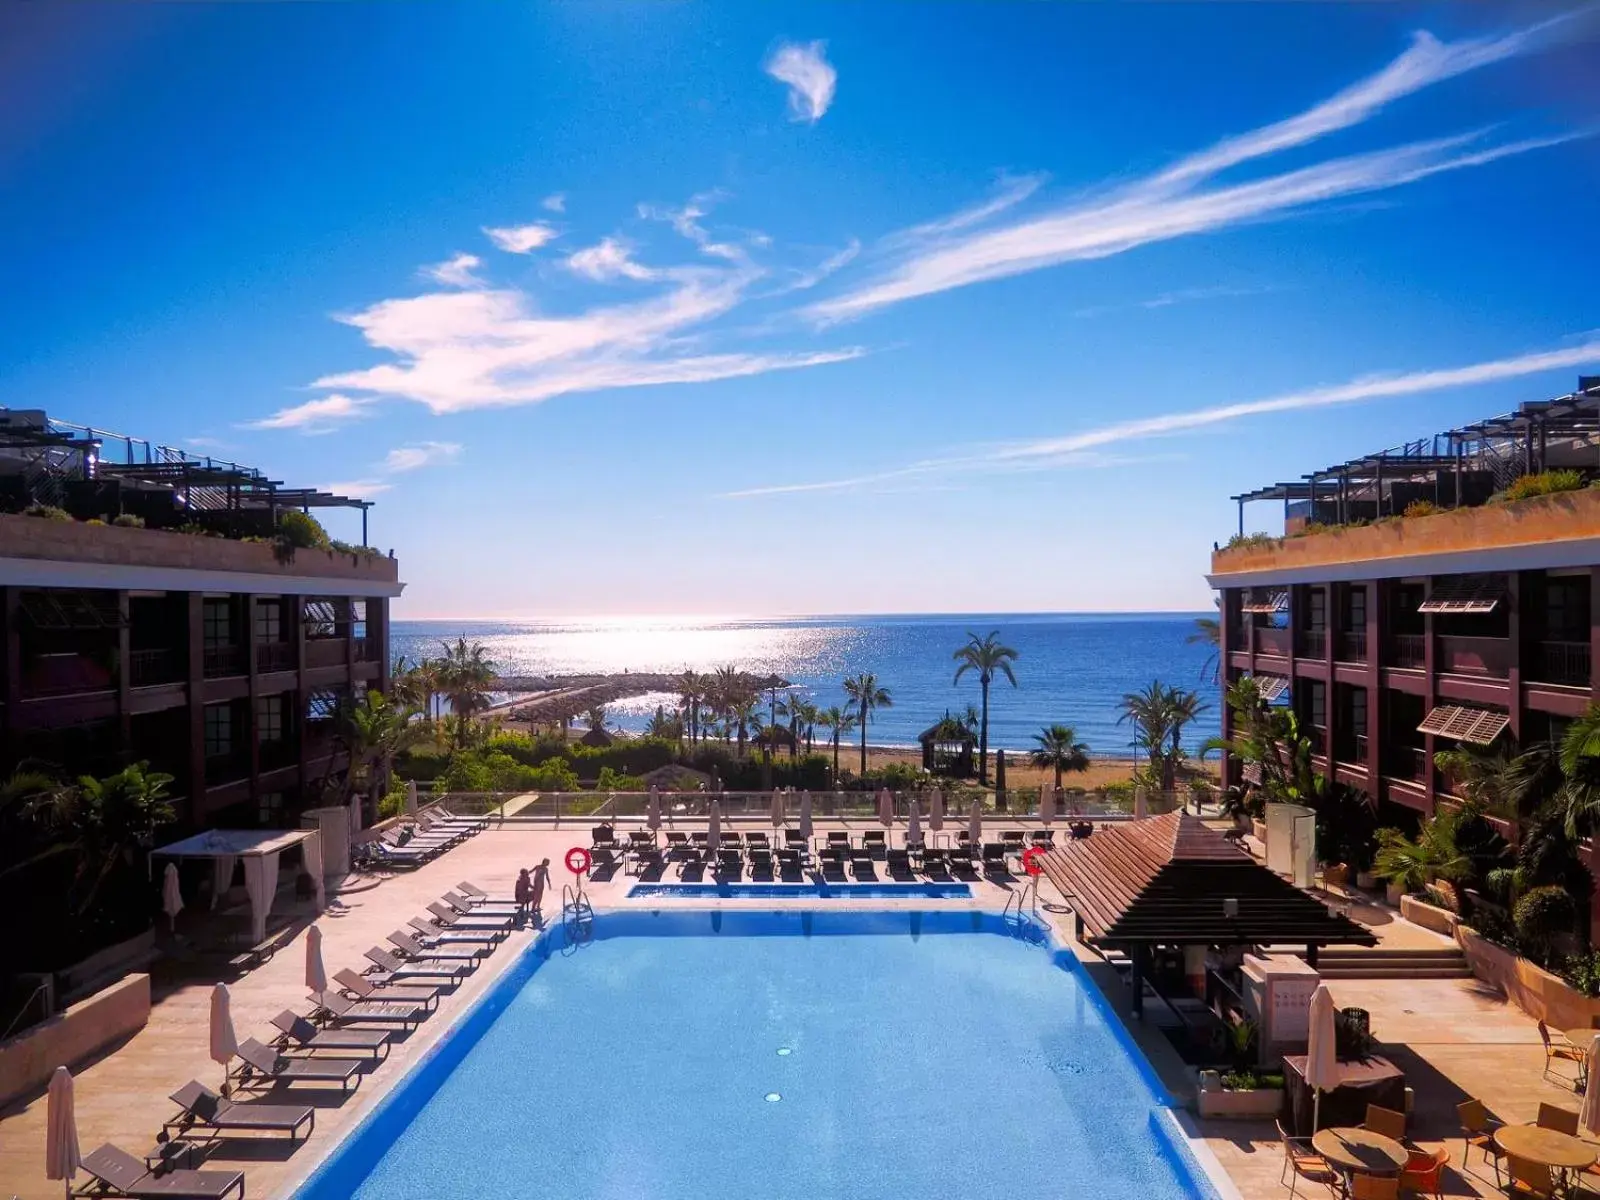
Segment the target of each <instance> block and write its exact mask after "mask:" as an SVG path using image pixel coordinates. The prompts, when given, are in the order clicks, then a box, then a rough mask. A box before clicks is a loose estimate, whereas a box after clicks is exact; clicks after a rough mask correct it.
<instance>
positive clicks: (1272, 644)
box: [1255, 628, 1289, 658]
mask: <svg viewBox="0 0 1600 1200" xmlns="http://www.w3.org/2000/svg"><path fill="white" fill-rule="evenodd" d="M1255 637H1256V653H1257V654H1266V655H1269V656H1273V657H1277V658H1288V657H1289V631H1288V630H1287V629H1266V628H1257V629H1256V633H1255Z"/></svg>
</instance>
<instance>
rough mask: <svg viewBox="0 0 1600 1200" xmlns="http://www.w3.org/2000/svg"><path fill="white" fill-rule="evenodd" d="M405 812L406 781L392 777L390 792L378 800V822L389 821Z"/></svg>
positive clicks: (390, 778) (390, 779)
mask: <svg viewBox="0 0 1600 1200" xmlns="http://www.w3.org/2000/svg"><path fill="white" fill-rule="evenodd" d="M405 810H406V785H405V780H403V779H400V778H399V777H398V776H394V775H391V776H390V777H389V790H388V791H387V792H386V793H385V794H384V795H383V796H382V797H380V798H379V800H378V820H380V821H387V820H388V819H389V818H390V817H398V816H399V815H400V814H401V813H403V812H405Z"/></svg>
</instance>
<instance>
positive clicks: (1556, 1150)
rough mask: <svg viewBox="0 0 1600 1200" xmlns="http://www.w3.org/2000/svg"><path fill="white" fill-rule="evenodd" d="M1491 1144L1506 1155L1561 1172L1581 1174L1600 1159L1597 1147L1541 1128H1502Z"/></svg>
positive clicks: (1527, 1126)
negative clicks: (1557, 1169) (1578, 1172)
mask: <svg viewBox="0 0 1600 1200" xmlns="http://www.w3.org/2000/svg"><path fill="white" fill-rule="evenodd" d="M1494 1144H1495V1145H1496V1146H1499V1147H1500V1149H1502V1150H1504V1151H1505V1152H1506V1153H1507V1154H1510V1155H1512V1156H1513V1157H1516V1158H1521V1159H1526V1160H1527V1161H1528V1162H1535V1163H1542V1164H1543V1165H1544V1166H1547V1167H1557V1168H1559V1169H1561V1170H1563V1171H1581V1170H1583V1169H1584V1168H1585V1167H1591V1166H1593V1165H1594V1163H1595V1159H1596V1158H1597V1157H1600V1146H1596V1145H1595V1144H1594V1143H1593V1142H1586V1141H1584V1140H1583V1139H1582V1138H1575V1137H1573V1136H1571V1135H1570V1134H1566V1133H1560V1132H1558V1131H1557V1130H1554V1129H1546V1128H1544V1127H1543V1126H1542V1125H1502V1126H1501V1127H1500V1128H1499V1129H1496V1130H1495V1131H1494Z"/></svg>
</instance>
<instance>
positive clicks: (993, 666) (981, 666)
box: [951, 629, 1017, 783]
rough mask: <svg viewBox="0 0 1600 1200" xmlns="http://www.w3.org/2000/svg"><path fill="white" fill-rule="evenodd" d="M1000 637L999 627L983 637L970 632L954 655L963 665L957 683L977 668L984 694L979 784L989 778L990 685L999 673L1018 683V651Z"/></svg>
mask: <svg viewBox="0 0 1600 1200" xmlns="http://www.w3.org/2000/svg"><path fill="white" fill-rule="evenodd" d="M999 639H1000V631H999V630H998V629H997V630H995V631H994V632H992V633H991V634H989V636H988V637H986V638H982V639H979V637H978V635H977V634H975V633H969V634H967V644H966V645H965V646H962V647H961V648H960V649H958V650H957V651H956V652H955V654H954V655H952V656H951V657H953V658H954V659H955V660H956V662H958V663H960V664H961V665H960V666H958V667H957V668H956V677H955V680H954V682H956V683H960V682H961V677H962V676H963V675H965V674H966V673H967V672H968V671H976V672H977V673H978V686H979V687H980V688H981V689H982V693H983V699H982V710H981V712H982V715H981V717H980V718H979V725H978V782H979V783H987V782H988V781H989V685H990V684H991V683H993V682H994V679H995V675H996V673H999V674H1001V675H1004V676H1005V677H1006V678H1007V679H1008V680H1010V682H1011V686H1012V687H1016V686H1017V677H1016V674H1015V673H1014V672H1013V671H1012V669H1011V664H1012V663H1014V662H1016V660H1017V652H1016V651H1015V650H1013V649H1012V648H1011V647H1010V646H1006V645H1002V644H1001V642H1000V640H999Z"/></svg>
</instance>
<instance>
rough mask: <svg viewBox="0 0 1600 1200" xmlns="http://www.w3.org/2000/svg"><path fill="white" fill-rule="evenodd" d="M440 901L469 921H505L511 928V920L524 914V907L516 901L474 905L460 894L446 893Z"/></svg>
mask: <svg viewBox="0 0 1600 1200" xmlns="http://www.w3.org/2000/svg"><path fill="white" fill-rule="evenodd" d="M439 899H440V901H441V902H442V903H444V904H448V905H449V906H450V907H451V908H453V909H455V910H456V912H458V913H460V914H461V917H462V919H463V920H467V921H505V922H506V924H507V925H508V926H509V925H510V924H511V918H513V917H515V916H517V915H518V914H519V913H521V912H522V906H521V905H520V904H518V903H517V902H516V901H515V900H501V901H496V902H495V903H492V904H474V903H473V902H472V901H471V899H469V898H468V897H466V896H463V895H462V894H461V893H460V892H446V893H445V894H444V895H442V896H440V897H439Z"/></svg>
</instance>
